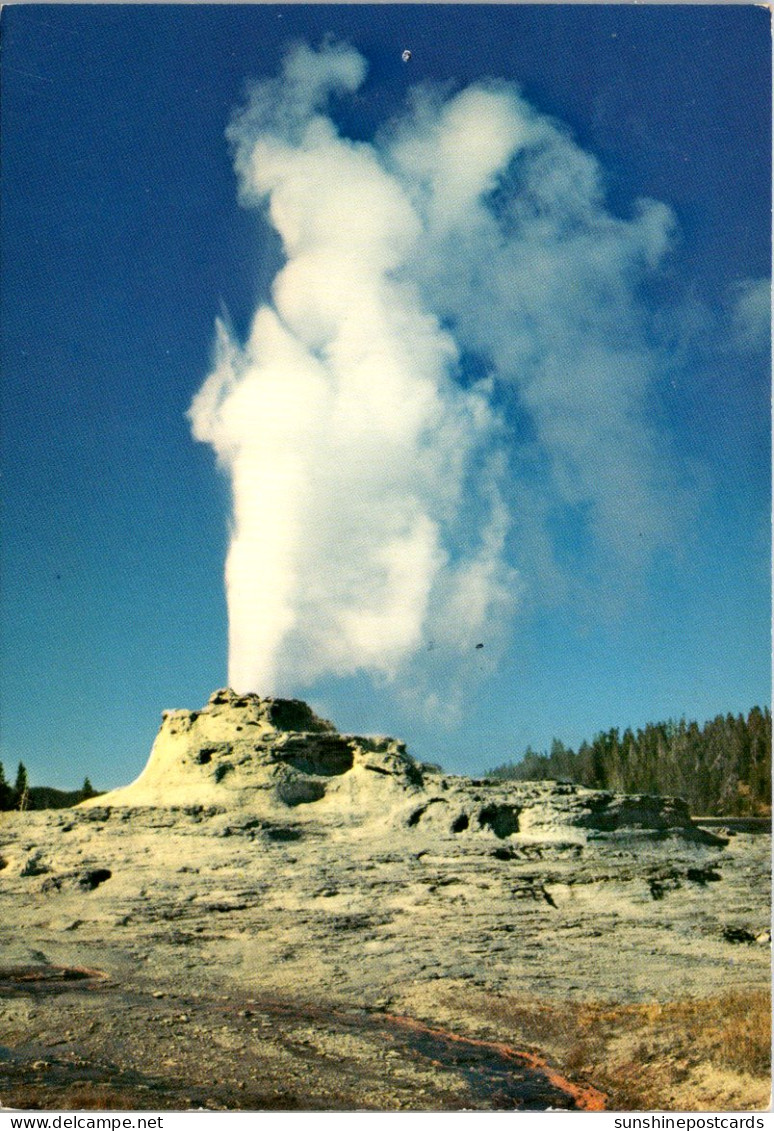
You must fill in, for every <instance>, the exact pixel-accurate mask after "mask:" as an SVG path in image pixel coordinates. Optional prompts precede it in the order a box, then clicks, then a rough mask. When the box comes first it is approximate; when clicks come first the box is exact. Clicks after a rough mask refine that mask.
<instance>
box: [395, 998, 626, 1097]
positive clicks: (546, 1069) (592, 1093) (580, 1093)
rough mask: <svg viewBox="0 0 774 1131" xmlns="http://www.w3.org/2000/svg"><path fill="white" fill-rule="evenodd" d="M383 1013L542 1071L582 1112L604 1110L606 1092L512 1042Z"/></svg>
mask: <svg viewBox="0 0 774 1131" xmlns="http://www.w3.org/2000/svg"><path fill="white" fill-rule="evenodd" d="M382 1016H383V1017H385V1018H386V1019H387V1020H388V1021H390V1022H391V1024H393V1025H395V1026H399V1027H400V1028H403V1029H410V1030H412V1031H413V1032H415V1033H426V1034H427V1035H428V1036H431V1037H440V1038H441V1039H443V1040H446V1041H456V1042H458V1043H459V1044H462V1045H468V1046H472V1047H474V1048H480V1049H489V1050H490V1051H491V1052H493V1053H496V1054H497V1055H498V1056H501V1057H503V1059H505V1060H513V1061H515V1062H516V1063H518V1064H520V1065H524V1066H526V1067H527V1068H531V1069H533V1070H534V1071H535V1072H539V1073H541V1074H542V1075H543V1076H545V1078H546V1080H547V1081H548V1082H549V1083H550V1084H552V1085H553V1086H554V1087H555V1088H556V1089H557V1090H558V1091H560V1092H563V1093H564V1094H565V1095H566V1096H567V1097H568V1098H569V1099H571V1100H572V1101H573V1103H574V1104H575V1107H576V1108H577V1109H578V1110H579V1111H604V1110H605V1104H606V1101H607V1096H606V1095H605V1094H604V1092H600V1091H599V1090H598V1089H597V1088H593V1087H592V1086H591V1085H590V1084H586V1085H584V1084H573V1083H572V1081H571V1080H567V1079H566V1078H565V1077H564V1076H562V1075H561V1073H559V1072H557V1071H556V1069H555V1068H552V1067H551V1066H550V1064H547V1063H546V1061H545V1060H543V1059H542V1057H539V1056H537V1055H536V1054H535V1053H531V1052H522V1051H521V1050H520V1049H515V1048H513V1046H512V1045H507V1044H505V1042H504V1041H483V1040H480V1039H479V1038H476V1037H462V1036H460V1035H459V1034H458V1033H453V1032H451V1031H450V1030H449V1029H438V1028H434V1027H433V1026H431V1025H425V1024H424V1022H422V1021H416V1020H414V1018H413V1017H401V1016H399V1015H398V1014H395V1013H385V1014H383V1015H382Z"/></svg>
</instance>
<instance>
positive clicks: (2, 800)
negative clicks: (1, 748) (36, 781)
mask: <svg viewBox="0 0 774 1131" xmlns="http://www.w3.org/2000/svg"><path fill="white" fill-rule="evenodd" d="M12 808H13V790H12V789H11V787H10V785H9V784H8V782H7V780H6V777H5V770H4V769H3V763H2V762H0V811H1V810H4V809H12Z"/></svg>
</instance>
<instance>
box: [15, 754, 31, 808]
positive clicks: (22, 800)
mask: <svg viewBox="0 0 774 1131" xmlns="http://www.w3.org/2000/svg"><path fill="white" fill-rule="evenodd" d="M28 790H29V781H28V779H27V769H26V767H25V765H24V763H23V762H19V768H18V770H17V771H16V781H15V782H14V787H13V794H14V797H13V803H14V808H16V809H23V808H25V806H26V804H27V796H28Z"/></svg>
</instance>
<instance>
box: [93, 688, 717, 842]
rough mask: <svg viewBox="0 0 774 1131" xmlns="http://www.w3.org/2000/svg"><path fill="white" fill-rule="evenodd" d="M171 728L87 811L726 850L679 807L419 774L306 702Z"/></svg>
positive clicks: (423, 769)
mask: <svg viewBox="0 0 774 1131" xmlns="http://www.w3.org/2000/svg"><path fill="white" fill-rule="evenodd" d="M162 720H163V721H162V725H161V729H160V731H159V734H158V736H157V738H156V741H155V743H154V745H153V749H152V751H151V755H150V758H149V760H148V764H147V766H146V767H145V769H144V770H143V772H142V774H141V775H140V776H139V778H137V780H136V781H135V782H133V783H132V784H131V785H129V786H126V787H124V788H122V789H116V790H113V791H112V792H110V793H108V794H103V795H102V796H100V797H97V798H92V799H91V800H89V801H86V802H84V803H83V805H82V806H81V807H82V808H99V809H105V808H112V807H132V808H134V807H146V806H154V807H162V808H169V807H190V806H203V807H207V808H211V809H215V810H222V811H224V812H225V811H237V810H248V811H250V812H253V813H265V814H267V815H274V816H276V815H277V814H278V813H283V812H285V813H287V811H288V810H294V811H295V817H296V820H298V821H301V822H305V821H308V820H311V819H315V820H317V819H322V820H327V821H328V822H329V823H330V824H331V825H332V826H336V825H339V824H342V823H344V824H346V825H348V826H350V827H356V826H359V825H365V824H371V823H373V822H374V821H376V822H377V823H380V824H384V823H385V822H386V823H388V824H392V825H394V826H397V827H400V828H402V829H405V830H413V831H414V832H415V833H416V834H417V835H419V834H420V833H431V834H432V835H434V836H441V837H446V836H452V837H460V836H462V837H469V836H473V835H476V834H483V835H484V836H485V837H488V838H494V839H495V840H499V841H508V842H510V843H515V842H514V838H516V840H517V841H518V840H548V841H551V840H563V839H565V840H566V839H569V840H572V841H574V842H576V843H582V842H584V841H586V840H587V839H588V837H589V836H591V837H595V836H599V835H602V834H617V835H619V836H633V835H637V836H640V837H644V838H648V837H649V838H651V839H653V838H663V837H666V836H672V837H681V838H683V839H687V840H693V841H702V842H703V843H707V844H722V843H724V842H723V840H722V838H719V837H716V836H713V835H712V834H710V833H708V832H706V831H704V830H701V829H699V828H697V827H695V826H694V823H693V821H692V820H691V815H690V813H689V811H688V808H687V806H686V804H685V802H684V801H682V800H680V799H679V798H665V797H657V796H632V795H623V794H615V793H612V792H609V791H603V790H592V789H585V788H583V787H581V786H576V785H573V784H572V783H569V782H555V781H548V782H498V781H493V780H486V779H470V778H465V777H459V776H454V775H450V774H445V773H443V771H441V770H439V769H438V768H437V767H435V766H429V765H426V764H424V763H418V762H416V761H415V760H414V759H413V758H412V757H411V755H410V754H409V753H408V752H407V750H406V746H405V743H403V742H400V741H398V740H396V739H394V738H387V737H382V736H378V737H364V736H362V735H350V734H340V733H339V732H338V731H337V730H336V728H335V726H334V725H333V724H332V723H331V722H329V721H328V720H326V719H321V718H319V717H318V716H317V715H316V714H315V713H314V712H313V711H312V709H311V708H310V707H309V706H308V704H306V703H304V702H302V701H301V700H298V699H279V698H261V697H260V696H259V695H255V694H249V695H239V694H237V693H236V692H235V691H232V690H231V689H230V688H224V689H220V690H218V691H215V692H214V693H213V694H212V695H211V696H210V699H209V702H208V703H207V705H206V706H205V707H203V708H202V709H201V710H196V711H188V710H173V711H165V712H164V713H163V716H162ZM312 808H313V809H314V814H312V813H311V809H312Z"/></svg>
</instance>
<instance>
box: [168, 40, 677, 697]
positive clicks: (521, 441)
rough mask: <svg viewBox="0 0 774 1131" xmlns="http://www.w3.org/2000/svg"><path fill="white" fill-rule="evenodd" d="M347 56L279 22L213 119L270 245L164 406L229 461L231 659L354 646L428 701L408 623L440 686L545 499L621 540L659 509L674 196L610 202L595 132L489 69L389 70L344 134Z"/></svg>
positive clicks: (541, 558) (623, 557)
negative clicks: (468, 82)
mask: <svg viewBox="0 0 774 1131" xmlns="http://www.w3.org/2000/svg"><path fill="white" fill-rule="evenodd" d="M365 75H366V63H365V60H364V59H363V58H362V57H361V56H360V55H359V54H358V53H357V52H356V51H355V50H354V49H352V48H350V47H348V46H342V45H333V44H328V45H325V46H323V48H322V49H321V50H320V51H317V52H315V51H312V50H310V49H308V48H306V47H298V48H296V49H295V50H294V51H293V52H291V53H290V54H289V55H288V57H287V58H286V60H285V63H284V68H283V72H282V75H281V77H280V78H279V79H277V80H272V81H268V82H262V83H260V84H258V85H256V86H255V87H254V88H253V90H252V93H251V95H250V98H249V101H248V104H247V106H246V107H245V108H244V109H243V110H242V112H241V113H240V114H238V115H237V116H236V117H235V119H234V121H233V122H232V124H231V126H230V127H229V131H228V136H229V139H230V141H231V143H232V145H233V147H234V152H235V163H236V169H237V172H238V175H239V180H240V189H241V197H242V200H243V202H244V203H246V204H249V205H255V206H258V207H261V208H263V209H265V211H266V215H267V217H268V220H269V221H270V223H271V224H272V225H273V227H274V228H275V229H276V231H277V232H278V233H279V235H280V237H281V239H282V245H283V250H284V255H285V260H286V261H285V263H284V266H283V267H282V268H281V269H280V271H279V272H278V274H277V276H276V278H275V280H274V284H273V288H272V298H271V302H270V303H269V302H267V303H265V304H262V305H261V306H260V307H259V308H258V310H257V311H256V313H255V316H254V320H253V324H252V328H251V331H250V333H249V336H248V338H247V341H245V342H244V343H241V342H238V341H236V340H235V338H234V335H233V333H232V332H231V331H230V330H229V329H228V328H227V327H226V326H225V325H223V324H219V326H218V344H217V354H216V362H215V366H214V370H213V372H212V374H211V375H210V376H209V377H208V379H207V381H206V382H205V384H204V386H203V387H202V389H201V390H200V392H199V393H198V394H197V396H196V398H195V399H194V402H193V404H192V406H191V409H190V413H189V415H190V419H191V422H192V425H193V433H194V436H195V437H196V439H198V440H202V441H206V442H208V443H210V444H211V445H212V446H213V448H214V449H215V451H216V453H217V456H218V460H219V462H220V464H221V466H222V467H223V468H225V469H226V470H227V472H228V473H229V475H230V477H231V482H232V489H233V520H232V537H231V545H230V549H229V554H228V561H227V566H226V584H227V592H228V605H229V665H230V668H229V680H230V682H231V684H232V685H233V686H235V687H237V688H238V689H240V690H248V689H254V690H259V691H261V692H262V693H264V694H268V693H271V692H281V693H285V694H287V693H290V692H291V691H296V690H300V689H301V688H303V687H308V686H310V685H311V684H312V683H314V681H315V680H318V679H319V678H321V677H324V676H331V675H333V676H348V675H352V674H355V673H357V672H367V673H369V674H371V675H372V676H373V677H374V678H376V679H377V680H381V681H387V682H393V683H397V685H399V686H402V687H405V688H415V689H417V690H418V694H421V695H423V696H424V699H425V702H427V701H428V699H429V698H430V689H429V688H428V687H425V688H423V687H422V686H421V665H419V664H418V662H417V659H418V657H419V656H420V654H422V653H426V652H427V649H428V648H432V649H433V651H434V658H435V668H434V671H435V673H436V676H437V675H438V674H439V673H441V674H442V675H443V676H444V678H445V679H446V680H447V683H448V685H449V686H448V688H447V690H446V691H444V692H443V693H442V694H443V695H445V698H444V699H443V709H444V710H446V709H448V704H449V703H450V702H452V701H453V700H454V698H455V695H456V692H455V689H454V684H455V657H456V656H459V655H460V654H462V653H464V654H466V655H469V654H470V650H471V649H473V648H474V647H475V645H476V643H477V642H480V641H483V640H486V642H487V645H486V646H487V652H486V655H487V657H488V658H489V660H490V661H492V659H493V658H496V656H497V651H498V647H499V646H501V645H502V644H503V643H504V642H505V641H506V639H507V635H508V627H509V621H510V619H511V618H512V616H513V615H514V613H515V611H516V607H517V604H518V598H519V594H520V591H521V588H522V584H523V583H522V580H521V578H520V575H521V574H523V575H524V577H526V578H527V579H528V580H529V582H530V584H531V585H533V586H534V585H535V584H536V583H539V575H541V574H542V576H543V578H544V579H545V581H546V584H548V578H549V576H551V575H558V567H557V564H556V561H555V558H554V554H553V550H552V539H553V538H554V534H552V533H551V531H550V529H549V528H550V525H551V523H552V522H554V523H555V521H557V520H558V519H561V516H562V515H563V514H564V515H565V516H567V515H572V516H573V519H572V520H573V521H574V522H575V523H578V522H582V524H583V525H584V528H586V529H587V530H588V533H589V537H590V538H591V539H592V540H594V541H595V542H596V543H597V544H600V545H601V544H604V545H605V546H607V547H608V550H609V552H612V553H613V554H614V556H615V557H616V558H617V560H618V561H619V562H627V561H628V562H630V563H631V562H635V561H638V560H640V559H641V558H642V555H643V554H644V553H647V552H648V551H649V550H650V549H652V548H653V546H654V545H655V544H656V543H657V542H658V541H659V539H661V538H662V537H663V536H664V532H665V529H666V524H667V516H668V507H667V506H666V503H665V499H666V498H667V494H668V493H667V491H666V489H665V487H666V485H665V483H664V472H663V470H661V471H660V470H659V468H660V467H661V468H662V469H663V458H662V455H661V453H660V452H659V444H658V441H657V437H656V435H655V432H654V430H653V428H652V427H651V426H650V425H648V423H647V413H648V404H647V396H648V390H649V386H650V384H651V381H652V378H653V375H654V372H655V365H656V360H657V354H656V353H655V351H654V350H653V348H652V347H651V346H649V344H648V342H647V340H646V332H645V329H644V324H643V319H642V316H641V311H640V309H639V306H638V301H637V298H636V293H637V288H638V286H639V285H640V283H641V280H642V278H643V276H644V274H646V273H647V272H648V271H650V270H652V269H653V268H655V267H656V266H657V265H658V263H659V260H660V259H661V257H662V256H663V254H664V252H665V251H666V249H667V246H668V243H669V238H670V230H671V227H672V219H671V215H670V213H669V210H668V209H667V208H665V207H664V206H663V205H660V204H657V203H655V202H649V201H642V202H638V204H637V205H636V208H635V210H634V213H633V215H632V217H631V218H629V219H622V218H620V217H616V216H614V215H612V214H611V213H610V212H609V211H608V210H607V209H606V206H605V202H604V198H603V190H602V186H601V178H600V172H599V169H598V166H597V164H596V162H595V160H594V159H593V158H592V157H590V156H589V155H588V154H586V153H584V152H582V151H581V150H580V149H579V148H578V147H577V146H576V145H575V143H574V142H573V141H572V140H571V138H570V137H569V136H567V134H566V133H565V132H563V131H562V130H561V129H560V128H559V127H558V126H557V125H556V124H555V123H554V122H552V121H551V120H549V119H548V118H546V117H545V116H542V115H541V114H539V113H538V112H537V111H535V110H534V109H533V108H532V107H531V106H530V105H529V104H528V103H527V102H525V101H524V99H523V98H522V97H521V96H520V95H519V93H518V91H517V90H516V89H515V88H514V87H513V86H511V85H508V84H504V83H491V82H490V83H482V84H477V85H475V86H472V87H468V88H467V89H465V90H463V91H462V92H461V93H459V94H457V95H456V96H454V97H450V98H446V99H444V98H442V97H441V96H439V95H436V94H434V93H433V92H431V91H427V90H423V91H415V92H414V93H413V99H412V104H411V110H410V112H409V113H408V114H407V115H406V117H405V118H404V120H403V121H401V122H400V123H397V124H396V123H392V124H391V125H390V126H389V128H385V131H384V132H383V134H382V135H381V136H379V137H378V138H377V139H376V140H374V141H372V142H367V143H366V142H362V141H353V140H351V139H348V138H347V137H345V136H342V134H341V133H340V132H339V131H338V129H337V128H336V126H335V124H334V122H333V120H332V118H331V117H330V116H329V113H328V109H327V108H328V103H329V100H330V98H331V96H332V95H334V94H336V95H339V96H345V95H348V94H352V93H354V92H355V91H357V90H358V89H359V87H360V86H361V84H362V83H363V82H364V81H365ZM554 533H555V532H554ZM457 690H459V689H458V688H457ZM435 694H436V696H438V694H439V693H438V689H437V688H436V691H435ZM434 705H435V706H438V707H441V700H440V698H439V699H437V701H436V702H435V703H433V702H431V703H430V706H431V707H432V706H434Z"/></svg>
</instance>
